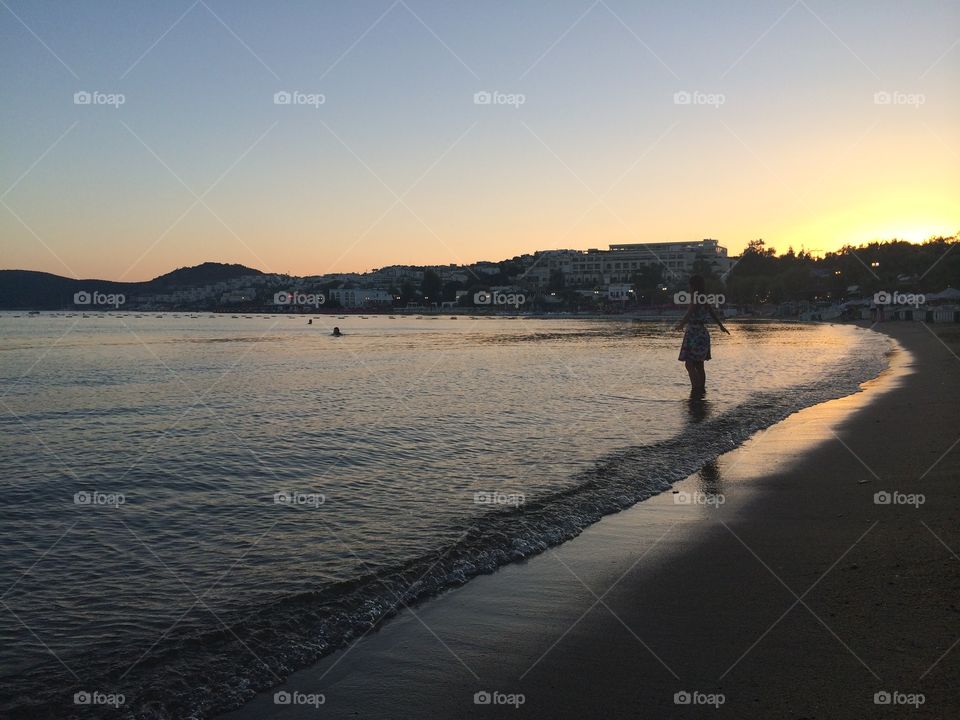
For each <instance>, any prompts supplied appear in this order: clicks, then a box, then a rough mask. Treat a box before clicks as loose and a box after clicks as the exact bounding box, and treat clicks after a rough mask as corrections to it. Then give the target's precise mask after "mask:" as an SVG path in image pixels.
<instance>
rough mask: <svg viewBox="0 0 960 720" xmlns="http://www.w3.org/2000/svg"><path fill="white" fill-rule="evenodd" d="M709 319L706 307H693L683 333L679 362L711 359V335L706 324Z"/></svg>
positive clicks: (698, 305)
mask: <svg viewBox="0 0 960 720" xmlns="http://www.w3.org/2000/svg"><path fill="white" fill-rule="evenodd" d="M709 317H710V314H709V312H708V311H707V306H706V305H700V304H697V305H694V306H693V310H692V311H691V313H690V317H689V318H687V329H686V330H685V331H684V333H683V343H682V344H681V345H680V357H679V358H677V359H678V360H688V361H692V362H703V361H704V360H709V359H710V333H709V332H708V331H707V328H706V325H705V324H704V323H706V321H707V319H708V318H709Z"/></svg>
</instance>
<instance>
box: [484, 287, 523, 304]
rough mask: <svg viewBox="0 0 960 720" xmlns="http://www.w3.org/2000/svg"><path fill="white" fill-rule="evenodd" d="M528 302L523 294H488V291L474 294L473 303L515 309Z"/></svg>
mask: <svg viewBox="0 0 960 720" xmlns="http://www.w3.org/2000/svg"><path fill="white" fill-rule="evenodd" d="M526 301H527V296H526V295H524V294H523V293H504V292H499V291H497V292H487V291H486V290H481V291H480V292H476V293H474V294H473V302H474V304H475V305H512V306H513V307H520V306H521V305H523V304H524V303H525V302H526Z"/></svg>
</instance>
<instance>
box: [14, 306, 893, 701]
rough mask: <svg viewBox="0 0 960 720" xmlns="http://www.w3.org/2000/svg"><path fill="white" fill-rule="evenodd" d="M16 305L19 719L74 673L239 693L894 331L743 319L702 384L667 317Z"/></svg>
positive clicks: (671, 459) (576, 526)
mask: <svg viewBox="0 0 960 720" xmlns="http://www.w3.org/2000/svg"><path fill="white" fill-rule="evenodd" d="M16 315H17V314H15V313H0V336H2V338H3V343H2V347H0V382H2V389H0V393H2V395H3V399H2V404H0V426H2V429H3V433H2V436H3V442H2V445H0V462H2V467H3V468H4V470H5V472H4V474H3V478H2V480H0V482H2V483H3V498H4V502H3V504H2V506H0V517H2V523H0V541H2V543H3V549H4V552H3V553H2V558H0V592H4V595H3V596H2V601H3V605H0V676H2V678H0V680H2V687H3V690H2V691H0V715H3V716H12V717H17V716H23V717H33V716H36V717H52V716H59V717H69V716H70V715H71V714H72V713H73V712H74V711H75V709H76V708H75V706H74V705H73V694H74V693H75V692H77V691H80V690H87V691H94V690H98V691H101V692H104V693H117V692H121V693H123V694H124V696H125V704H124V705H123V706H122V707H121V708H120V710H119V712H118V711H116V710H114V709H112V708H103V707H101V708H94V709H90V708H81V709H82V710H83V711H84V713H85V714H84V716H86V717H89V716H91V715H98V714H103V716H105V717H107V716H108V717H123V716H130V717H133V716H138V717H140V716H142V717H157V718H168V717H169V718H183V717H191V716H197V717H203V716H206V715H207V714H208V713H211V712H214V711H218V710H224V709H227V708H229V707H232V706H235V705H236V704H237V703H239V702H241V701H242V700H244V699H248V698H249V697H250V696H251V695H252V693H253V691H254V690H255V689H257V688H265V687H269V686H270V685H272V684H275V683H277V682H278V681H279V679H280V678H283V677H285V676H286V675H288V674H289V673H290V672H291V671H292V670H293V669H295V668H297V667H300V666H303V665H304V664H306V663H309V662H310V661H312V660H313V659H315V658H316V657H318V656H319V655H321V654H323V653H324V652H328V651H330V650H331V649H333V648H335V647H338V646H340V645H342V644H343V643H344V642H346V641H348V640H349V639H350V638H351V637H353V636H356V635H357V634H359V633H362V632H363V630H364V629H366V628H367V627H369V624H370V623H371V622H374V621H376V620H378V619H379V618H381V617H383V616H385V615H389V614H391V612H393V609H394V608H395V607H397V606H398V605H399V606H400V607H401V608H402V604H401V603H404V602H412V601H414V600H416V599H417V598H419V597H423V596H425V595H429V594H431V593H435V592H437V591H440V590H442V589H443V588H445V587H449V586H451V585H454V584H457V583H462V582H465V581H466V580H468V579H469V578H470V577H472V576H474V575H476V574H477V573H479V572H486V571H490V570H491V569H493V568H495V567H496V566H498V565H500V564H502V563H504V562H508V561H510V560H513V559H517V558H520V557H524V556H527V555H529V554H531V553H534V552H538V551H540V550H543V549H544V548H545V547H547V546H548V545H550V544H555V543H557V542H561V541H562V540H564V539H567V538H569V537H573V536H574V535H576V534H577V533H578V532H580V530H582V528H583V527H585V526H586V525H588V524H590V523H591V522H594V521H596V520H597V519H598V518H599V517H600V516H602V515H603V514H606V513H609V512H613V511H615V510H617V509H619V508H622V507H625V506H627V505H629V504H632V503H633V502H636V501H638V500H642V499H643V498H644V497H649V496H650V495H651V494H653V493H656V492H660V491H662V490H663V489H665V488H667V487H669V484H670V483H672V482H674V481H676V480H678V479H681V478H682V477H685V476H686V475H688V474H689V473H691V472H693V471H695V470H696V469H698V468H699V467H700V466H701V465H702V464H703V463H704V462H705V461H707V460H709V459H710V458H712V457H715V456H716V455H717V454H719V453H721V452H723V451H725V450H728V449H730V448H732V447H734V446H735V445H736V444H738V443H739V442H742V441H743V440H744V439H745V438H746V437H748V436H749V435H750V434H751V433H752V432H754V431H756V430H757V429H759V428H762V427H765V426H768V425H769V424H771V423H773V422H775V421H776V420H778V419H780V418H782V417H785V416H786V415H787V414H789V413H790V412H792V411H794V410H796V409H798V408H799V407H802V406H805V405H809V404H812V403H814V402H819V401H821V400H825V399H828V398H830V397H837V396H840V395H844V394H847V393H849V392H852V391H853V390H855V389H856V387H857V383H858V382H861V381H863V380H865V379H867V378H869V377H873V376H875V375H876V374H877V373H878V372H879V371H880V370H881V369H882V367H884V365H885V358H884V353H885V352H886V351H887V350H888V349H889V342H888V341H887V340H886V339H884V338H882V337H881V336H878V335H876V334H873V333H869V332H866V331H862V330H859V329H856V328H851V327H842V326H801V325H794V324H767V323H763V324H759V323H758V324H742V325H739V326H736V325H735V326H734V327H733V328H732V332H733V335H732V336H729V337H728V336H719V334H718V333H714V353H713V354H714V358H715V359H714V360H713V361H712V362H710V363H708V384H709V387H710V390H709V399H708V401H707V403H705V404H703V405H701V406H691V405H690V403H688V402H687V401H686V399H685V398H686V394H687V390H688V384H687V380H686V374H685V372H684V370H683V365H682V364H681V363H678V362H677V361H676V355H677V350H678V346H679V334H678V333H673V332H670V331H668V330H667V329H666V327H665V326H663V325H656V324H641V323H628V322H615V321H594V320H574V319H563V320H542V319H539V320H534V319H529V318H519V319H508V318H497V319H485V318H484V319H470V318H467V317H460V318H458V319H456V320H453V319H449V318H430V317H425V318H421V319H417V318H413V317H398V318H396V319H390V318H387V317H384V316H371V317H369V318H368V319H361V318H359V317H348V318H344V319H339V320H338V319H334V318H330V317H324V318H321V319H318V320H315V321H314V324H313V325H311V326H308V325H306V319H305V318H303V317H296V318H294V317H286V316H284V317H263V316H252V317H244V316H240V317H237V318H231V317H230V316H218V317H215V318H210V317H207V316H206V315H201V316H200V317H197V318H191V317H190V316H187V315H179V316H175V315H169V314H168V315H164V316H163V317H155V316H153V315H146V316H143V317H135V316H133V315H127V314H116V315H112V316H110V315H104V316H91V317H88V318H83V317H82V316H80V315H76V316H72V317H69V316H63V315H60V316H53V315H49V314H45V315H41V316H38V317H37V316H35V317H27V316H25V315H22V314H21V315H20V316H16ZM332 324H338V325H340V327H341V328H342V329H343V330H344V331H345V333H346V335H345V336H344V337H342V338H332V337H330V336H329V335H328V331H329V326H330V325H332ZM478 492H482V493H488V494H493V495H494V498H495V499H496V500H498V502H494V503H483V502H480V503H478V502H477V498H476V495H475V494H476V493H478ZM278 494H280V495H281V497H279V498H278V497H277V495H278ZM521 494H522V496H523V498H522V499H523V501H524V502H523V503H522V504H521V505H520V506H519V507H514V506H513V505H511V504H510V503H513V502H515V501H519V499H520V495H521ZM291 495H292V496H294V500H295V501H294V502H293V503H291V502H284V501H283V500H284V497H289V496H291ZM278 499H279V500H280V502H278ZM121 501H122V502H121ZM4 606H5V607H4Z"/></svg>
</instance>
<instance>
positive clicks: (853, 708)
mask: <svg viewBox="0 0 960 720" xmlns="http://www.w3.org/2000/svg"><path fill="white" fill-rule="evenodd" d="M878 329H881V330H882V331H885V332H889V333H890V334H891V335H892V336H893V337H894V338H895V339H896V340H897V341H898V343H899V344H900V346H901V350H899V351H898V352H897V353H896V354H895V356H894V357H893V359H892V364H891V370H890V371H888V372H886V373H885V374H884V375H883V376H881V377H880V378H878V379H877V380H876V381H874V382H872V383H869V384H868V386H866V387H865V390H864V392H861V393H858V394H856V395H853V396H850V397H848V398H843V399H840V400H836V401H832V402H829V403H824V404H822V405H818V406H815V407H812V408H808V409H806V410H804V411H801V412H799V413H796V414H795V415H793V416H791V417H789V418H787V419H786V420H784V421H783V422H781V423H778V424H777V425H775V426H773V427H771V428H770V429H768V430H766V431H764V432H761V433H759V434H758V435H756V436H755V437H754V438H752V439H751V440H750V441H748V442H747V443H746V444H744V445H743V446H742V447H741V448H739V449H737V450H735V451H733V452H731V453H728V454H726V455H724V456H722V457H721V458H719V459H718V461H717V462H716V463H713V464H711V465H708V466H707V467H705V468H704V469H703V470H702V471H701V472H699V473H697V474H696V475H694V476H692V477H691V478H689V479H687V480H686V481H684V482H683V483H679V484H677V485H676V486H675V491H676V492H675V493H665V494H663V495H659V496H657V497H654V498H651V499H649V500H646V501H644V502H642V503H639V504H638V505H636V506H634V507H632V508H630V509H629V510H626V511H624V512H621V513H618V514H616V515H612V516H609V517H607V518H604V519H603V520H601V521H600V522H599V523H597V524H596V525H594V526H592V527H590V528H589V529H588V530H587V531H585V532H584V533H583V534H582V535H581V536H580V537H578V538H576V539H574V540H572V541H570V542H567V543H565V544H564V545H562V546H560V547H557V548H554V549H552V550H548V551H547V552H546V553H544V554H543V555H540V556H537V557H535V558H532V559H530V560H529V561H527V562H524V563H518V564H514V565H510V566H507V567H504V568H502V569H500V570H499V571H498V572H496V573H495V574H493V575H489V576H483V577H480V578H477V579H475V580H473V581H471V582H470V583H469V584H468V585H467V586H465V587H463V588H460V589H457V590H453V591H450V592H448V593H445V594H444V595H442V596H441V597H439V598H435V599H433V600H430V601H427V602H425V603H423V604H420V605H417V606H414V607H413V608H412V609H403V610H402V611H401V612H400V613H399V614H398V615H397V616H396V617H395V618H393V619H392V620H390V621H389V622H388V623H386V624H384V625H383V626H382V627H381V628H380V629H378V630H376V631H374V632H371V633H369V634H368V635H366V636H365V637H364V638H362V639H361V640H360V641H359V642H356V643H355V644H354V645H352V646H350V647H349V648H348V649H346V650H343V651H339V652H337V653H335V654H333V655H331V656H329V657H327V658H324V659H323V660H322V661H321V662H319V663H318V664H316V665H314V666H313V667H311V668H308V669H306V670H303V671H300V672H298V673H296V674H294V675H293V676H292V677H291V678H290V679H289V681H288V682H286V683H284V684H283V685H281V686H278V687H277V688H274V690H273V691H271V692H270V693H264V694H260V695H258V696H257V697H256V698H255V699H254V700H253V701H252V702H251V703H249V704H247V705H246V706H245V707H243V708H242V709H240V710H238V711H237V712H234V713H230V714H228V715H226V716H224V717H229V718H233V719H235V720H247V719H252V718H317V717H325V718H357V717H361V718H407V717H417V718H464V717H466V718H472V717H478V718H479V717H493V716H496V717H500V716H503V717H518V718H519V717H535V718H582V717H631V718H636V717H717V718H721V717H722V718H728V717H729V718H734V717H736V718H753V717H756V718H868V717H869V718H873V717H905V716H910V717H930V718H945V717H957V716H960V685H958V683H957V682H956V678H957V677H960V593H958V591H960V556H958V553H960V525H958V522H957V520H958V518H960V513H958V510H957V509H958V505H960V486H958V482H960V446H958V441H960V422H958V419H960V357H958V355H960V329H957V328H948V329H946V330H943V329H942V328H941V327H938V328H937V330H938V331H941V332H943V333H944V337H945V339H940V338H938V337H937V336H936V335H935V334H934V332H933V330H932V329H931V328H928V327H925V326H923V325H921V324H919V323H888V324H885V325H883V326H881V327H880V328H878ZM709 411H710V408H709V402H708V403H707V404H706V405H705V406H698V405H694V406H691V419H692V420H694V421H695V420H696V419H697V417H699V414H700V413H703V412H707V413H709ZM880 492H888V493H898V494H897V495H895V496H893V502H891V503H890V504H878V503H877V502H875V494H876V493H880ZM681 493H683V494H681ZM920 494H922V496H923V498H922V499H923V502H922V504H919V502H920V497H919V495H920ZM721 498H722V500H723V502H722V504H720V499H721ZM681 500H690V502H689V503H684V502H680V501H681ZM275 692H283V693H289V694H290V695H289V697H291V698H292V703H291V704H287V705H278V704H276V703H275V702H274V693H275ZM478 692H481V693H484V692H485V693H490V694H491V695H490V696H489V697H491V698H492V702H491V703H490V704H477V703H476V702H475V694H476V693H478ZM297 693H299V694H300V695H298V694H297ZM677 693H687V695H677ZM876 693H889V694H890V698H891V700H892V702H891V703H890V704H876V703H875V694H876ZM518 694H519V695H522V698H521V697H519V695H518ZM920 694H922V696H923V697H922V700H923V702H922V704H919V705H918V704H917V703H919V701H920V700H921V697H920ZM321 695H322V698H321V697H320V696H321ZM311 696H312V697H311ZM282 697H284V698H285V697H287V696H282ZM487 697H488V696H486V695H481V696H480V697H479V699H481V700H483V699H487ZM886 697H887V696H886V695H880V696H879V699H881V700H882V699H886ZM688 698H689V699H690V700H691V703H690V704H683V703H682V701H683V700H685V699H688ZM321 699H322V700H323V704H322V705H319V706H318V703H319V702H320V700H321ZM521 699H522V704H519V701H520V700H521ZM678 700H679V701H681V702H680V703H678V702H677V701H678ZM721 700H722V703H721V702H720V701H721ZM309 703H313V704H309ZM511 703H512V704H511ZM710 703H712V704H710ZM908 703H913V704H908ZM518 704H519V706H518Z"/></svg>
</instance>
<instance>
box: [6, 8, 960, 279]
mask: <svg viewBox="0 0 960 720" xmlns="http://www.w3.org/2000/svg"><path fill="white" fill-rule="evenodd" d="M0 56H2V61H3V68H4V71H3V73H2V74H0V95H2V98H3V102H2V103H0V118H2V119H0V127H2V134H3V143H2V146H0V238H2V240H0V268H6V269H10V268H19V269H30V270H43V271H47V272H53V273H57V274H62V275H68V276H74V277H96V278H103V279H112V280H143V279H148V278H151V277H154V276H156V275H159V274H161V273H164V272H168V271H169V270H171V269H173V268H175V267H181V266H185V265H194V264H197V263H200V262H203V261H206V260H215V261H221V262H238V263H243V264H246V265H250V266H252V267H256V268H259V269H261V270H264V271H269V272H289V273H293V274H297V275H313V274H321V273H326V272H346V271H363V270H369V269H371V268H374V267H380V266H383V265H389V264H394V263H410V264H433V263H451V262H455V263H464V262H470V261H475V260H481V259H488V260H499V259H502V258H506V257H511V256H514V255H517V254H520V253H523V252H532V251H534V250H538V249H548V248H580V249H586V248H591V247H600V248H605V247H606V246H607V245H608V244H611V243H622V242H654V241H671V240H697V239H701V238H706V237H710V238H717V239H719V240H720V241H721V242H722V243H723V244H725V245H726V246H727V247H728V248H729V249H730V251H731V253H739V251H740V250H741V249H742V248H743V247H744V246H745V245H746V243H747V242H748V241H749V240H751V239H753V238H758V237H762V238H764V239H765V240H766V241H767V243H768V245H773V246H774V247H776V248H777V249H778V250H785V249H786V248H787V246H788V245H792V246H793V247H794V248H796V249H800V248H801V247H804V248H806V249H808V250H812V251H815V252H824V251H828V250H833V249H836V248H838V247H839V246H841V245H843V244H845V243H853V244H856V243H860V242H866V241H870V240H874V239H889V238H893V237H900V238H903V239H907V240H913V241H919V240H922V239H925V238H926V237H928V236H930V235H934V234H945V235H952V234H954V233H956V232H957V231H958V230H960V2H957V1H956V0H951V1H946V0H944V1H942V2H930V1H927V0H919V1H918V2H909V3H904V2H902V0H897V1H887V0H879V1H878V0H863V1H858V2H841V3H839V4H837V3H835V2H832V1H831V2H826V1H824V0H804V1H799V0H798V1H796V2H792V1H791V0H783V1H768V2H746V1H744V2H682V1H681V2H657V3H652V2H640V3H638V2H626V1H624V0H601V1H599V2H593V0H551V1H550V2H546V1H540V2H532V1H528V0H517V1H514V0H497V1H490V2H460V1H456V2H451V1H450V0H397V1H396V2H394V1H393V0H361V1H356V2H345V1H343V2H341V1H339V0H325V1H322V2H242V1H232V2H228V1H227V0H202V1H198V2H194V1H193V0H170V2H163V3H145V2H70V3H65V2H62V1H61V2H49V3H48V2H36V1H34V0H31V1H29V2H27V1H24V0H2V4H0ZM80 91H88V92H93V91H98V92H100V93H122V94H123V96H124V103H123V104H122V105H120V106H119V107H117V106H114V105H109V104H106V105H96V104H89V105H82V104H81V105H78V104H75V102H74V94H75V93H77V92H80ZM279 91H290V92H292V91H299V92H301V93H306V94H310V93H312V94H322V95H323V96H324V99H325V102H323V104H316V105H309V104H308V105H295V104H289V105H283V104H279V105H278V104H275V102H274V94H275V93H277V92H279ZM483 91H488V92H494V91H496V92H499V93H503V94H514V95H522V96H523V103H522V104H516V103H514V104H497V103H489V104H482V103H481V104H478V103H476V102H475V93H478V92H483ZM678 93H679V95H678ZM683 93H687V94H683ZM688 98H689V99H691V102H689V103H687V102H684V100H685V99H688ZM502 99H510V98H502Z"/></svg>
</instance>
